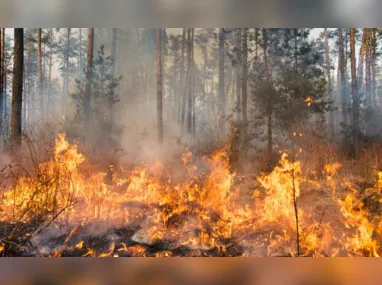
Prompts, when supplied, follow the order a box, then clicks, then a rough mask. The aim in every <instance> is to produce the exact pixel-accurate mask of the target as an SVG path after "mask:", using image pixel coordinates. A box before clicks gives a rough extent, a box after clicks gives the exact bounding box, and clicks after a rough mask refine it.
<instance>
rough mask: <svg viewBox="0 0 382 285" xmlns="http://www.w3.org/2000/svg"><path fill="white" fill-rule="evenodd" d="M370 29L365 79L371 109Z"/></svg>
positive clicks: (367, 38) (366, 42)
mask: <svg viewBox="0 0 382 285" xmlns="http://www.w3.org/2000/svg"><path fill="white" fill-rule="evenodd" d="M369 30H370V29H365V33H366V35H365V54H366V59H365V69H366V72H365V73H366V77H365V79H366V80H365V87H366V92H365V94H366V107H367V108H370V107H371V106H372V105H371V104H372V97H371V68H370V59H371V57H370V52H371V49H370V33H369Z"/></svg>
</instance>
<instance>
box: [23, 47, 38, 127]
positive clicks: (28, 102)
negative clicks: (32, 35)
mask: <svg viewBox="0 0 382 285" xmlns="http://www.w3.org/2000/svg"><path fill="white" fill-rule="evenodd" d="M30 47H31V43H30V41H28V43H27V52H26V53H27V54H26V56H27V58H26V62H25V68H24V78H23V86H24V98H23V101H24V102H23V108H24V110H28V117H27V116H26V115H27V114H26V111H25V112H23V116H24V120H23V122H24V124H25V125H27V122H28V123H29V124H31V123H32V122H33V121H34V111H35V105H34V98H33V97H32V92H31V91H30V89H31V88H30V84H29V60H30ZM27 106H28V108H27Z"/></svg>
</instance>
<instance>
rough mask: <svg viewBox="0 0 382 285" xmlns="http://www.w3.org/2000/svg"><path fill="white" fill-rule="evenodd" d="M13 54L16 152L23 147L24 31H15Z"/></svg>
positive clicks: (13, 138) (13, 104) (13, 119)
mask: <svg viewBox="0 0 382 285" xmlns="http://www.w3.org/2000/svg"><path fill="white" fill-rule="evenodd" d="M14 41H15V44H14V54H13V59H14V62H13V83H12V116H11V144H12V149H13V150H14V151H15V150H16V149H17V148H18V147H20V146H21V119H22V117H21V115H22V114H21V110H22V101H23V99H22V94H23V73H24V29H20V28H16V29H15V31H14Z"/></svg>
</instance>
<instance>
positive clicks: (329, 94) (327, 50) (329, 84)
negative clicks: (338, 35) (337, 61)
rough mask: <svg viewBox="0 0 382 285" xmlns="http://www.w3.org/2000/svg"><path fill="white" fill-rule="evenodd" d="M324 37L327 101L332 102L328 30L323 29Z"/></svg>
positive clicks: (331, 133)
mask: <svg viewBox="0 0 382 285" xmlns="http://www.w3.org/2000/svg"><path fill="white" fill-rule="evenodd" d="M324 37H325V54H326V75H327V76H328V99H329V101H333V92H332V91H333V90H332V89H333V88H332V78H331V76H330V58H329V40H328V29H327V28H325V29H324ZM329 135H330V136H334V120H333V111H329Z"/></svg>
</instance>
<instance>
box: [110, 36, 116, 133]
mask: <svg viewBox="0 0 382 285" xmlns="http://www.w3.org/2000/svg"><path fill="white" fill-rule="evenodd" d="M111 57H112V58H113V60H114V62H113V65H112V67H111V78H112V80H114V78H115V65H116V59H117V28H113V34H112V37H111ZM114 95H115V94H114V89H113V93H112V94H111V96H110V98H109V120H110V131H112V128H113V105H114Z"/></svg>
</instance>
